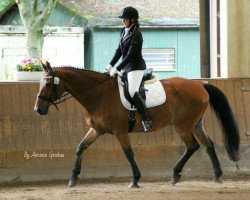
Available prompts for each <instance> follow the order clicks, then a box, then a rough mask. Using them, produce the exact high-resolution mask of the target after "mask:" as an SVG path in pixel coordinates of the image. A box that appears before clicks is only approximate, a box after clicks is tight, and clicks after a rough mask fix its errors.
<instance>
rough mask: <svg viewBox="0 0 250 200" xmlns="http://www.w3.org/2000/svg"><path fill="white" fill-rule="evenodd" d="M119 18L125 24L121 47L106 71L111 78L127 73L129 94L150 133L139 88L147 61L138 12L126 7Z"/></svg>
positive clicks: (145, 109) (147, 117)
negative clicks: (143, 53)
mask: <svg viewBox="0 0 250 200" xmlns="http://www.w3.org/2000/svg"><path fill="white" fill-rule="evenodd" d="M119 18H121V19H122V21H123V23H124V28H123V29H122V31H121V35H120V36H121V38H120V42H119V46H118V48H117V50H116V52H115V55H114V57H113V59H112V60H111V62H110V64H108V66H107V67H106V70H108V71H110V76H112V77H114V76H115V74H117V73H118V71H120V70H124V71H125V72H126V73H127V79H128V90H129V94H130V96H131V98H132V100H133V102H134V104H135V106H136V108H137V110H138V112H139V113H140V114H141V117H142V120H143V121H142V125H143V131H148V129H149V128H150V127H151V126H152V120H151V118H150V117H149V114H148V111H147V108H146V105H145V102H144V100H143V99H142V97H141V95H140V94H139V87H140V84H141V81H142V78H143V74H144V70H145V69H146V64H145V61H144V59H143V57H142V52H141V51H142V43H143V38H142V34H141V31H140V26H139V23H138V18H139V14H138V11H137V10H136V9H135V8H133V7H131V6H129V7H125V8H124V9H123V10H122V12H121V14H120V16H119ZM121 56H122V61H121V63H120V64H119V65H118V66H117V67H113V66H114V65H115V64H116V63H117V61H118V60H119V59H120V57H121Z"/></svg>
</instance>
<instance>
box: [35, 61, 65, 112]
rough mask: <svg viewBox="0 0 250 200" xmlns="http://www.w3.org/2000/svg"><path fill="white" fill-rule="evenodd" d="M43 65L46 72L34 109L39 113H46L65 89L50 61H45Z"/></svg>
mask: <svg viewBox="0 0 250 200" xmlns="http://www.w3.org/2000/svg"><path fill="white" fill-rule="evenodd" d="M42 66H43V69H44V71H45V73H44V75H43V76H42V79H41V82H40V88H39V93H38V94H37V99H36V103H35V106H34V110H35V111H36V112H37V113H38V114H39V115H46V114H47V113H48V109H49V106H50V105H52V104H54V102H55V101H56V100H57V99H58V98H59V97H60V96H61V95H62V93H63V92H64V89H63V85H62V83H61V81H60V79H59V78H58V77H57V75H56V73H55V71H54V70H53V69H52V68H51V66H50V63H49V62H47V61H43V62H42ZM54 105H55V104H54Z"/></svg>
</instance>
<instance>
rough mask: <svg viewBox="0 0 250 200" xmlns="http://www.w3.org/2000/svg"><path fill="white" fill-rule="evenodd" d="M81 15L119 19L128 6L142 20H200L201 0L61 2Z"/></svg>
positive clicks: (82, 0) (91, 0)
mask: <svg viewBox="0 0 250 200" xmlns="http://www.w3.org/2000/svg"><path fill="white" fill-rule="evenodd" d="M60 1H61V2H63V3H64V4H66V5H68V6H70V7H72V8H74V9H76V10H77V11H78V12H79V13H81V14H85V15H86V14H87V15H93V16H94V17H98V18H117V16H118V15H119V14H120V12H121V10H122V9H123V8H124V7H126V6H133V7H135V8H137V10H138V11H139V15H140V18H141V19H144V18H146V19H149V18H178V19H180V18H182V19H183V18H194V19H198V18H199V0H95V1H93V0H74V1H68V0H60Z"/></svg>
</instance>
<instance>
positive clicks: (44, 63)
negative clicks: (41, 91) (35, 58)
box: [41, 60, 53, 73]
mask: <svg viewBox="0 0 250 200" xmlns="http://www.w3.org/2000/svg"><path fill="white" fill-rule="evenodd" d="M41 64H42V67H43V69H44V70H45V71H46V72H51V73H53V69H52V68H51V66H50V63H49V62H48V61H47V60H41Z"/></svg>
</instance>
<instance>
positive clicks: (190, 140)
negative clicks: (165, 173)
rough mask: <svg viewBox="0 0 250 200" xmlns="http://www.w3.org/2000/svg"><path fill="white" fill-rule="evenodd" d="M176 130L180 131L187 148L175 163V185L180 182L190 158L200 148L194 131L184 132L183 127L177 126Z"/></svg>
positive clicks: (173, 180)
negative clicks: (182, 172)
mask: <svg viewBox="0 0 250 200" xmlns="http://www.w3.org/2000/svg"><path fill="white" fill-rule="evenodd" d="M175 128H176V131H177V132H178V133H179V135H180V137H181V139H182V141H183V142H184V143H185V145H186V147H187V149H186V151H185V152H184V154H183V155H182V157H181V158H180V160H178V161H177V163H176V164H175V165H174V173H173V177H172V185H175V184H176V183H178V182H179V181H180V179H181V171H182V169H183V167H184V165H185V164H186V162H187V161H188V160H189V158H190V157H191V156H192V155H193V154H194V152H196V151H197V150H198V149H199V147H200V146H199V144H198V142H197V140H196V139H195V138H194V136H193V133H192V132H191V131H190V134H183V133H184V131H182V130H183V129H180V128H178V127H175Z"/></svg>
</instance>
